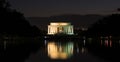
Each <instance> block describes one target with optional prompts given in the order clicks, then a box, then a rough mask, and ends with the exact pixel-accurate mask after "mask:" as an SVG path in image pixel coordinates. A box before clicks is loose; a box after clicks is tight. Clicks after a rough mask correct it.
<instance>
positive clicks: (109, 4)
mask: <svg viewBox="0 0 120 62" xmlns="http://www.w3.org/2000/svg"><path fill="white" fill-rule="evenodd" d="M8 1H9V2H10V4H11V7H12V8H14V9H17V10H18V11H20V12H22V13H24V15H25V16H26V17H46V16H52V15H59V14H109V13H113V12H115V11H116V9H117V8H119V7H120V0H8Z"/></svg>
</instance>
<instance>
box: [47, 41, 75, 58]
mask: <svg viewBox="0 0 120 62" xmlns="http://www.w3.org/2000/svg"><path fill="white" fill-rule="evenodd" d="M47 48H48V56H49V57H50V58H51V59H67V58H68V57H69V56H71V55H72V54H73V44H69V43H68V44H66V45H64V46H63V45H61V44H57V43H54V42H49V43H48V47H47Z"/></svg>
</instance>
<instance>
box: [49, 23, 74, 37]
mask: <svg viewBox="0 0 120 62" xmlns="http://www.w3.org/2000/svg"><path fill="white" fill-rule="evenodd" d="M73 31H74V30H73V25H71V23H67V22H52V23H50V25H48V35H55V34H60V33H62V34H66V35H73V34H74V32H73Z"/></svg>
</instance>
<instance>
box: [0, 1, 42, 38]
mask: <svg viewBox="0 0 120 62" xmlns="http://www.w3.org/2000/svg"><path fill="white" fill-rule="evenodd" d="M35 33H39V35H40V30H39V29H37V27H32V26H31V25H30V24H29V22H28V21H27V20H26V19H25V17H24V15H23V14H22V13H20V12H18V11H16V10H13V9H10V5H9V3H8V2H7V1H6V0H0V34H2V35H19V36H36V35H37V36H39V35H38V34H35Z"/></svg>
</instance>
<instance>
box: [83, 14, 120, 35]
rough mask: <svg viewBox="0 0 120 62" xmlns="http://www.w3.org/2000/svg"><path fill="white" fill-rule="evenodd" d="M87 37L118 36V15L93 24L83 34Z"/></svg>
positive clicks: (119, 28)
mask: <svg viewBox="0 0 120 62" xmlns="http://www.w3.org/2000/svg"><path fill="white" fill-rule="evenodd" d="M84 34H85V35H86V36H88V37H91V36H92V37H98V36H117V37H119V36H120V14H112V15H108V16H106V17H104V18H103V19H101V20H99V21H97V22H96V23H94V24H93V25H92V26H91V27H89V29H88V31H87V32H85V33H84Z"/></svg>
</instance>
